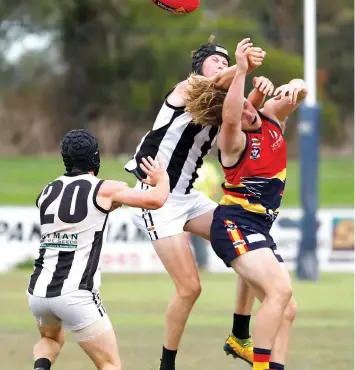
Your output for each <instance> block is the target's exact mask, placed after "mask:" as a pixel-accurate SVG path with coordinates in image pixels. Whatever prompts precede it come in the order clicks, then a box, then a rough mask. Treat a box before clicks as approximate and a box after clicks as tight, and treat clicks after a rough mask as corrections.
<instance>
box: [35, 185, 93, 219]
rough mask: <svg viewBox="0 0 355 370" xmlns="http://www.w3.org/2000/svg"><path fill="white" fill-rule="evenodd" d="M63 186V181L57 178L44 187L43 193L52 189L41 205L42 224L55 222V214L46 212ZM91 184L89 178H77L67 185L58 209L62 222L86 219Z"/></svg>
mask: <svg viewBox="0 0 355 370" xmlns="http://www.w3.org/2000/svg"><path fill="white" fill-rule="evenodd" d="M63 186H64V184H63V182H62V181H60V180H57V181H54V182H52V183H51V184H49V185H48V186H47V187H46V188H45V189H44V191H43V194H42V195H46V194H48V192H49V190H50V189H51V191H50V193H49V195H48V196H47V198H46V199H44V201H43V202H42V204H41V207H40V216H41V225H44V224H52V223H54V214H46V211H47V208H48V207H49V206H50V205H51V204H52V203H53V202H54V201H55V200H56V199H57V198H58V197H59V195H60V193H61V191H62V189H63ZM91 186H92V185H91V183H90V182H89V181H87V180H77V181H74V182H72V183H70V184H69V185H68V186H66V188H65V189H64V192H63V195H62V198H61V200H60V204H59V209H58V217H59V219H60V220H61V221H62V222H65V223H68V224H75V223H77V222H81V221H83V220H84V219H85V217H86V216H87V214H88V197H89V193H90V190H91ZM74 194H75V195H76V197H75V203H73V198H74Z"/></svg>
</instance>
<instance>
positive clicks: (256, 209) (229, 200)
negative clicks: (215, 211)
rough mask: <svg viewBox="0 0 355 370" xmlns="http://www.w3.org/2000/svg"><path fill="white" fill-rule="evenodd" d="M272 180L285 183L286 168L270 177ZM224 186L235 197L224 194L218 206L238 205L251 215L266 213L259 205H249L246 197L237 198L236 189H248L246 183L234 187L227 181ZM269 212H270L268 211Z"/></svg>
mask: <svg viewBox="0 0 355 370" xmlns="http://www.w3.org/2000/svg"><path fill="white" fill-rule="evenodd" d="M272 178H273V179H279V180H281V181H283V182H285V180H286V168H285V169H283V170H282V171H281V172H279V173H277V174H276V175H275V176H273V177H272ZM265 180H266V181H267V180H269V179H265ZM224 186H225V188H226V189H227V191H228V189H231V191H235V193H236V195H235V196H234V195H230V194H225V195H224V196H223V197H222V199H221V201H220V202H219V204H220V205H222V206H234V205H240V206H241V207H243V208H244V209H245V210H246V211H249V212H253V213H261V214H266V213H267V211H266V208H265V207H264V206H263V205H261V204H260V203H249V201H248V199H247V197H244V194H240V196H237V195H238V188H239V189H241V188H246V187H248V183H247V182H245V183H244V184H241V183H239V184H236V185H233V184H230V183H228V182H227V181H226V182H225V183H224ZM250 195H253V194H252V193H250ZM269 212H270V210H269ZM274 213H276V214H277V213H279V209H276V210H275V211H274Z"/></svg>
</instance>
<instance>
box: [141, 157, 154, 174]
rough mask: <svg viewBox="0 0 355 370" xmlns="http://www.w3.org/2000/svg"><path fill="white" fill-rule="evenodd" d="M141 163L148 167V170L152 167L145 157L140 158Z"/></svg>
mask: <svg viewBox="0 0 355 370" xmlns="http://www.w3.org/2000/svg"><path fill="white" fill-rule="evenodd" d="M142 163H143V164H144V166H145V167H146V168H148V169H149V170H150V171H151V170H153V169H154V166H152V165H151V164H150V163H149V162H148V160H147V159H146V158H142Z"/></svg>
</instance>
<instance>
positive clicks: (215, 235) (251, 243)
mask: <svg viewBox="0 0 355 370" xmlns="http://www.w3.org/2000/svg"><path fill="white" fill-rule="evenodd" d="M220 207H221V206H218V207H217V209H216V210H215V212H214V216H213V221H212V225H211V245H212V248H213V250H214V251H215V253H216V254H217V256H218V257H219V258H220V259H222V260H223V261H224V263H225V264H226V266H228V267H230V263H231V262H232V261H233V260H234V259H235V258H237V257H238V256H241V255H242V254H244V253H247V252H249V251H252V250H255V249H260V248H270V249H271V250H272V251H273V253H274V255H275V257H276V258H277V260H278V261H279V262H284V261H283V259H282V257H281V256H280V254H279V253H278V251H277V248H276V244H275V242H274V240H273V238H272V236H271V235H270V233H269V229H263V228H261V227H260V223H259V220H258V222H255V223H254V222H253V221H252V218H253V217H248V220H245V219H244V220H243V217H240V216H239V215H238V214H236V215H235V216H234V217H233V215H232V214H231V213H230V212H227V213H226V212H224V210H223V209H222V210H221V209H220ZM222 207H223V208H224V207H225V206H222Z"/></svg>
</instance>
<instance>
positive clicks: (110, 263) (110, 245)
mask: <svg viewBox="0 0 355 370" xmlns="http://www.w3.org/2000/svg"><path fill="white" fill-rule="evenodd" d="M300 218H301V210H300V209H282V210H281V212H280V215H279V216H278V218H277V219H276V221H275V223H274V226H273V228H272V230H271V235H272V236H273V238H274V240H275V242H276V244H277V247H278V250H279V253H280V254H281V256H282V257H283V258H284V260H285V262H286V264H287V265H288V267H289V268H290V269H294V268H295V262H296V258H297V253H298V247H299V242H300V238H301V232H300V228H299V222H300ZM317 218H318V232H317V242H318V246H317V255H318V260H319V267H320V269H321V271H339V272H341V271H344V272H345V271H348V272H349V271H353V261H354V224H353V221H354V213H353V211H352V210H344V209H321V210H320V211H319V212H318V216H317ZM39 239H40V226H39V212H38V209H37V208H36V207H0V271H5V270H8V269H10V268H11V267H13V266H15V265H16V264H18V263H20V262H23V261H26V260H27V259H29V258H35V256H36V255H37V253H38V248H39ZM208 250H209V252H208V253H209V269H210V271H216V272H231V269H228V268H226V266H225V265H224V263H223V262H222V261H221V260H220V259H219V258H218V257H217V256H216V255H215V253H214V252H213V250H212V248H208ZM101 263H102V271H107V272H130V273H134V272H138V273H139V272H164V271H165V269H164V266H163V265H162V263H161V262H160V260H159V258H158V257H157V255H156V253H155V251H154V248H153V247H152V245H151V243H150V241H149V239H148V238H147V236H146V235H145V234H144V233H143V232H141V231H140V230H138V229H137V228H136V227H135V226H134V224H133V223H132V221H131V217H130V212H129V210H128V209H127V208H121V209H119V210H116V211H115V212H113V213H112V214H111V215H110V216H109V222H108V232H107V242H106V243H105V244H104V247H103V251H102V257H101Z"/></svg>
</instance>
